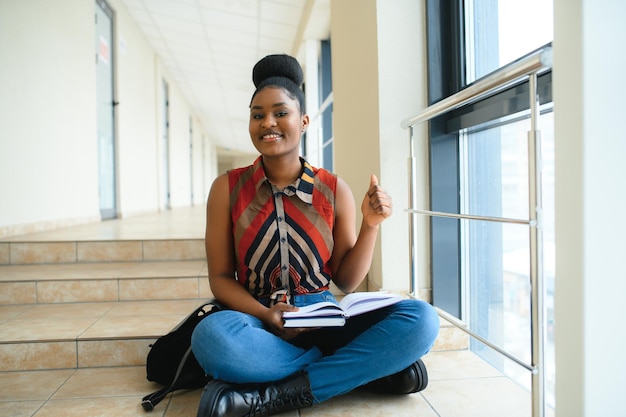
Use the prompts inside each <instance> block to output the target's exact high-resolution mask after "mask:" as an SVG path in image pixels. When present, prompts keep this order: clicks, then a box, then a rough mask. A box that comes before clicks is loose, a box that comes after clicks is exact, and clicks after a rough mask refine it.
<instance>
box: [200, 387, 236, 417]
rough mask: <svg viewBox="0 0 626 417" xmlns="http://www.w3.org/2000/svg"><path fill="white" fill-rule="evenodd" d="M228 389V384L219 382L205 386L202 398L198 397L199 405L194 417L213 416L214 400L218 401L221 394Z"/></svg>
mask: <svg viewBox="0 0 626 417" xmlns="http://www.w3.org/2000/svg"><path fill="white" fill-rule="evenodd" d="M228 387H229V385H228V384H224V383H221V382H219V381H211V382H209V383H208V384H206V386H205V387H204V391H203V392H202V397H200V405H199V406H198V414H197V416H196V417H211V416H212V415H214V413H215V411H216V410H215V407H216V405H217V401H216V399H218V398H219V397H220V395H221V394H222V392H223V391H224V390H225V389H226V388H228Z"/></svg>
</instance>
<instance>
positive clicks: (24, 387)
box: [0, 369, 74, 401]
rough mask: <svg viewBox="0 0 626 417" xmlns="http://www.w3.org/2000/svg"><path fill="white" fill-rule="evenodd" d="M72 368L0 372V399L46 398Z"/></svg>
mask: <svg viewBox="0 0 626 417" xmlns="http://www.w3.org/2000/svg"><path fill="white" fill-rule="evenodd" d="M73 373H74V370H71V369H63V370H52V371H50V370H48V371H26V372H0V387H3V389H1V390H0V401H38V400H47V399H48V398H50V397H51V396H52V394H54V392H55V391H56V390H57V389H59V387H60V386H61V385H63V383H64V382H65V381H67V380H68V378H70V376H71V375H72V374H73Z"/></svg>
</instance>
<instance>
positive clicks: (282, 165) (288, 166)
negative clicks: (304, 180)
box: [263, 157, 302, 190]
mask: <svg viewBox="0 0 626 417" xmlns="http://www.w3.org/2000/svg"><path fill="white" fill-rule="evenodd" d="M263 170H264V171H265V176H266V177H267V179H268V180H269V181H270V182H271V183H272V184H274V185H275V186H277V187H278V188H280V189H281V190H282V189H283V188H285V187H287V186H288V185H290V184H292V183H293V182H295V181H296V180H297V179H298V178H300V175H301V174H302V161H300V158H299V157H298V158H296V159H294V158H289V159H285V158H278V159H276V158H266V157H263Z"/></svg>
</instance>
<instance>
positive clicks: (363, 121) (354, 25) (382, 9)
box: [331, 0, 430, 298]
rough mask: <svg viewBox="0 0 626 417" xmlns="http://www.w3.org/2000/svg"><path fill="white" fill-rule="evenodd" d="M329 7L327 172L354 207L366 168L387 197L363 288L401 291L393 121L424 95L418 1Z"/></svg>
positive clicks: (403, 224) (400, 156)
mask: <svg viewBox="0 0 626 417" xmlns="http://www.w3.org/2000/svg"><path fill="white" fill-rule="evenodd" d="M331 13H332V15H331V33H332V61H333V96H334V107H333V112H334V135H335V142H334V150H335V167H336V168H335V171H336V173H337V174H338V175H339V176H340V177H342V178H343V179H344V180H345V181H346V182H347V183H348V185H349V186H350V187H351V188H352V191H353V193H354V197H355V199H356V203H357V208H360V204H361V201H362V199H363V196H364V194H365V191H366V190H367V187H368V185H369V178H370V175H371V174H376V175H377V176H378V177H379V180H380V185H381V186H382V187H383V188H384V189H385V190H386V191H387V192H388V193H389V194H390V195H391V197H392V198H393V200H394V214H393V215H392V216H391V217H390V218H389V219H387V220H386V221H385V222H384V223H383V224H382V226H381V229H380V233H379V243H378V244H377V247H376V249H375V254H374V259H373V262H372V268H371V270H370V275H369V278H368V279H369V281H370V284H371V285H370V287H371V289H376V287H383V288H386V289H390V290H407V289H408V287H409V254H408V215H407V214H406V213H405V212H404V210H405V209H406V208H407V207H408V169H407V166H408V163H407V158H408V156H409V144H408V132H407V131H405V130H403V129H402V128H401V127H400V122H401V121H402V120H403V119H405V118H408V117H409V116H412V113H413V112H415V111H416V109H420V108H422V107H423V106H424V102H425V100H426V91H425V89H424V86H425V78H424V74H425V70H424V66H425V62H426V61H425V59H424V57H425V52H424V34H423V26H422V25H421V24H419V22H420V21H421V20H422V19H420V16H424V10H423V4H422V3H421V2H415V1H412V0H378V1H376V0H365V1H364V0H342V1H333V2H332V3H331ZM360 222H361V214H360V210H359V212H358V220H357V227H358V226H359V225H360ZM424 237H426V234H424ZM424 265H425V266H426V267H427V263H424ZM422 276H427V275H425V274H423V275H422ZM421 285H422V290H423V291H421V294H420V296H421V297H423V298H428V297H429V295H430V293H429V290H428V288H430V283H429V282H423V283H421Z"/></svg>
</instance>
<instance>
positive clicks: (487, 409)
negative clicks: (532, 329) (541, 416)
mask: <svg viewBox="0 0 626 417" xmlns="http://www.w3.org/2000/svg"><path fill="white" fill-rule="evenodd" d="M423 395H424V398H426V400H427V401H428V402H429V403H430V404H431V405H432V406H433V408H434V409H435V410H437V413H438V414H439V416H440V417H502V416H506V417H530V416H531V397H530V393H529V392H528V391H526V390H524V389H523V388H522V387H520V386H519V385H517V384H515V383H514V382H512V381H511V380H510V379H508V378H505V377H492V378H471V379H469V378H468V379H455V380H441V381H432V382H431V383H429V386H428V389H427V390H426V391H424V394H423Z"/></svg>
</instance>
